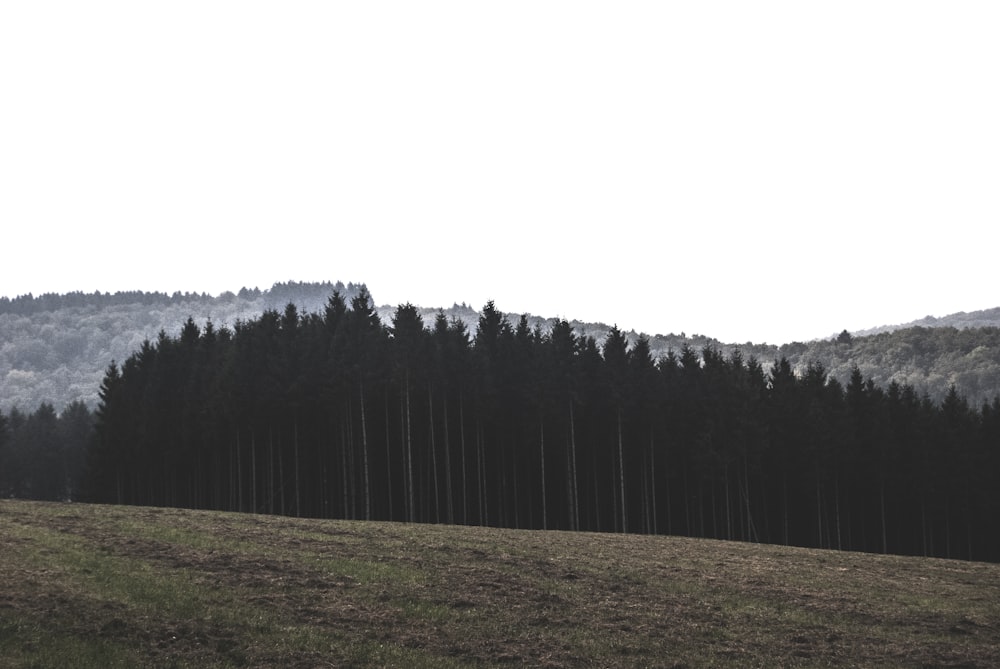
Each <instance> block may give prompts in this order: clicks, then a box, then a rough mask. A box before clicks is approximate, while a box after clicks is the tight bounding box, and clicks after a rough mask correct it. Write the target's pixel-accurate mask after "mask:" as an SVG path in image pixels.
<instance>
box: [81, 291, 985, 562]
mask: <svg viewBox="0 0 1000 669" xmlns="http://www.w3.org/2000/svg"><path fill="white" fill-rule="evenodd" d="M95 421H96V425H95V438H94V440H93V442H92V447H91V449H90V452H89V461H88V465H89V471H90V477H89V479H88V486H89V487H88V494H89V498H90V499H93V500H95V501H101V502H112V503H123V504H143V505H146V504H148V505H168V506H183V507H194V508H209V509H223V510H233V511H246V512H260V513H277V514H288V515H296V516H310V517H335V518H351V519H372V520H397V521H408V522H440V523H462V524H480V525H493V526H504V527H516V528H538V529H566V530H589V531H600V532H643V533H666V534H675V535H687V536H697V537H712V538H719V539H730V540H743V541H759V542H769V543H784V544H792V545H802V546H813V547H820V548H833V549H843V550H861V551H873V552H892V553H903V554H915V555H933V556H941V557H953V558H968V559H978V560H993V561H997V560H1000V537H998V536H997V534H996V532H995V529H994V528H995V521H994V519H995V518H996V514H997V511H1000V494H998V492H997V490H996V482H997V480H998V477H997V474H998V473H1000V448H998V446H1000V397H997V398H995V399H994V400H993V401H992V402H990V403H985V404H983V405H982V406H981V407H972V406H970V405H969V404H968V402H966V401H965V400H964V399H963V397H962V396H960V395H959V394H958V392H957V391H956V390H955V389H954V388H952V390H951V392H949V394H948V395H947V396H946V397H945V399H944V400H943V401H942V402H939V403H936V402H933V401H932V400H931V399H930V398H929V397H927V396H926V395H918V394H917V392H916V391H915V390H914V389H913V388H912V387H910V386H907V385H901V384H898V383H892V384H890V385H889V386H888V387H887V388H882V387H879V386H877V385H876V384H875V383H874V382H873V381H871V380H870V379H868V380H866V379H864V378H863V376H862V374H861V372H860V371H859V370H857V369H855V370H854V373H853V374H852V375H851V377H850V380H849V382H848V383H846V384H842V383H841V382H839V381H837V380H836V379H834V378H831V377H830V376H829V375H828V374H827V372H826V371H825V370H824V368H823V367H822V366H821V365H819V364H812V365H809V366H808V368H807V370H806V371H805V373H799V374H797V373H795V372H794V371H793V369H792V366H791V365H790V363H789V362H788V360H787V359H785V358H781V359H778V360H775V361H773V362H772V363H771V364H769V365H768V366H767V368H765V366H764V364H762V363H761V362H760V361H759V360H757V359H755V358H754V357H752V356H751V357H749V358H744V356H743V354H742V353H740V351H738V350H735V351H732V352H730V353H728V354H723V353H721V352H720V351H719V350H718V349H717V348H714V347H711V346H708V347H705V348H704V349H702V350H701V351H695V350H694V349H692V348H690V347H688V346H683V347H682V348H681V349H680V350H679V351H676V352H673V351H671V352H669V353H667V354H666V355H665V356H662V357H660V358H659V359H656V358H654V356H653V355H652V354H651V352H650V347H649V341H648V339H647V338H646V337H644V336H639V337H638V338H637V339H636V341H635V342H634V343H632V344H629V340H628V338H627V337H626V336H625V334H624V333H623V332H621V331H620V330H619V329H618V328H617V327H613V328H611V330H610V332H609V334H608V335H607V337H606V339H605V340H604V341H603V342H602V343H601V344H600V345H599V344H598V342H597V341H596V340H595V339H594V338H593V337H589V336H580V335H578V334H577V333H576V332H575V331H574V330H573V328H572V327H571V326H570V325H569V323H568V322H566V321H564V320H557V321H556V322H555V324H554V325H553V326H552V327H551V328H548V329H543V328H542V327H540V326H536V327H530V326H529V325H528V321H527V319H526V318H525V317H523V316H522V317H521V318H520V319H519V320H517V321H516V322H514V321H511V320H509V319H507V317H506V316H505V315H504V314H502V313H501V312H500V311H498V310H497V309H496V307H495V305H494V304H493V303H492V302H490V303H487V304H486V305H485V307H484V308H483V310H482V312H481V315H480V317H479V321H478V325H477V327H476V328H475V331H474V332H470V331H469V329H468V328H467V327H466V325H465V324H464V323H463V322H462V321H460V320H458V319H454V318H452V319H448V318H447V317H446V316H445V315H444V313H443V312H439V313H438V314H437V316H436V318H435V319H434V322H433V323H430V324H427V323H425V322H424V321H423V319H422V317H421V316H420V313H419V311H418V310H417V308H415V307H414V306H412V305H410V304H404V305H400V306H399V307H397V308H396V310H395V312H394V314H393V316H392V319H391V324H389V325H385V326H384V325H383V324H382V321H381V320H380V319H379V317H378V314H377V313H376V310H375V308H374V305H373V302H372V300H371V296H370V295H369V294H368V291H367V289H362V290H360V291H359V292H358V293H357V294H356V295H355V296H354V297H353V298H351V299H350V301H349V303H348V301H347V300H345V299H344V298H343V297H342V295H341V294H340V293H339V292H334V294H333V295H332V296H331V297H330V298H329V300H328V302H327V304H326V306H325V309H323V310H322V311H319V312H314V313H300V312H299V310H298V309H297V308H296V307H295V306H294V305H293V304H289V305H288V306H287V307H286V308H285V309H284V311H283V312H282V311H278V310H267V311H265V312H264V313H263V314H262V315H261V316H260V317H259V318H255V319H252V320H248V321H238V322H237V323H236V324H235V326H234V327H233V328H232V329H230V328H228V327H222V328H218V329H217V328H216V327H215V326H214V325H213V324H212V323H211V322H210V321H209V322H208V323H206V324H205V325H204V326H199V325H197V324H196V323H195V322H194V321H193V320H192V319H188V321H187V322H186V323H185V324H184V326H183V327H182V329H181V331H180V333H179V335H178V336H176V337H170V336H167V335H166V334H165V333H162V332H161V333H160V335H159V337H158V338H157V339H156V340H155V341H146V342H144V343H143V345H142V346H141V347H140V348H139V349H138V350H137V351H135V352H134V353H133V354H132V355H131V356H130V357H129V358H128V359H126V360H125V361H124V362H123V363H122V364H121V365H120V366H119V365H117V364H115V363H112V364H111V365H110V367H109V368H108V369H107V372H106V374H105V377H104V380H103V383H102V385H101V390H100V404H99V406H98V408H97V410H96V412H95Z"/></svg>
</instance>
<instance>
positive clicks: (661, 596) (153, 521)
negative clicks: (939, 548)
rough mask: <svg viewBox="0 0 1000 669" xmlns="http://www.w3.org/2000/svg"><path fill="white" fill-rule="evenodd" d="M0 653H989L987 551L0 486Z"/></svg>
mask: <svg viewBox="0 0 1000 669" xmlns="http://www.w3.org/2000/svg"><path fill="white" fill-rule="evenodd" d="M0 666H2V667H95V668H96V667H101V668H102V669H103V668H105V667H133V666H149V667H244V666H246V667H271V666H274V667H279V666H280V667H341V666H351V667H440V666H446V667H447V666H455V667H460V666H478V667H494V666H537V667H580V666H586V667H616V666H621V667H646V666H648V667H966V668H971V667H982V668H984V669H985V668H986V667H998V666H1000V565H995V564H984V563H970V562H957V561H948V560H940V559H926V558H911V557H895V556H885V555H870V554H860V553H846V552H831V551H821V550H806V549H799V548H787V547H777V546H766V545H759V544H749V543H729V542H719V541H708V540H695V539H685V538H675V537H653V536H639V535H614V534H588V533H570V532H543V531H515V530H501V529H492V528H482V527H457V526H444V525H424V524H412V525H407V524H399V523H374V522H358V521H329V520H303V519H294V518H286V517H275V516H259V515H248V514H233V513H217V512H203V511H188V510H178V509H162V508H148V507H125V506H100V505H84V504H58V503H41V502H24V501H14V500H2V501H0Z"/></svg>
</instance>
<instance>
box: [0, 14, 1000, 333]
mask: <svg viewBox="0 0 1000 669" xmlns="http://www.w3.org/2000/svg"><path fill="white" fill-rule="evenodd" d="M998 34H1000V4H998V3H996V2H977V1H974V0H973V1H969V2H925V1H921V0H910V1H908V2H886V1H883V0H864V1H860V2H858V1H853V0H846V1H841V2H836V3H831V2H826V3H814V2H801V1H800V0H790V1H786V2H774V1H772V0H761V1H759V2H726V1H717V2H713V1H711V0H709V1H706V2H669V1H659V2H628V1H622V2H614V3H611V2H604V3H598V2H589V1H586V0H578V1H575V2H547V1H545V0H530V1H519V0H509V1H505V2H470V1H468V0H456V1H453V2H440V1H437V0H426V1H422V2H412V1H406V2H393V1H388V0H387V1H384V2H378V1H376V2H329V1H323V2H309V1H302V2H260V1H253V0H244V1H240V2H222V1H217V0H197V1H187V0H175V1H173V2H168V3H151V2H135V1H134V0H126V1H121V2H108V1H107V0H92V1H90V2H76V1H73V2H53V1H46V0H35V1H32V2H6V3H0V295H6V296H8V297H15V296H17V295H22V294H27V293H32V294H34V295H39V294H42V293H46V292H56V293H63V292H69V291H77V290H79V291H84V292H93V291H95V290H100V291H102V292H115V291H118V290H150V291H154V290H155V291H163V292H168V293H172V292H174V291H189V292H199V293H202V292H207V293H211V294H218V293H221V292H224V291H229V290H231V291H234V292H235V291H238V290H239V289H240V288H241V287H244V286H247V287H254V286H257V287H260V288H262V289H263V288H268V287H270V286H271V285H272V284H273V283H275V282H279V281H326V280H329V281H338V280H340V281H344V282H345V283H346V282H349V281H353V282H364V283H365V284H367V286H368V287H369V289H370V290H371V292H372V295H373V297H374V298H375V301H376V302H377V303H378V304H390V305H397V304H401V303H404V302H411V303H413V304H417V305H420V306H425V307H438V306H443V307H448V306H451V305H452V304H453V303H462V302H465V303H467V304H469V305H470V306H473V307H476V308H478V307H481V306H482V305H483V304H485V303H486V301H487V300H494V302H495V304H496V306H497V308H498V309H500V310H501V311H505V312H510V313H514V314H520V313H532V314H536V315H541V316H547V317H552V316H560V317H564V318H567V319H571V320H572V319H579V320H583V321H600V322H605V323H609V324H610V323H616V324H617V325H618V326H619V327H621V328H622V329H625V330H630V329H634V330H637V331H641V332H646V333H648V334H657V333H662V334H667V333H670V332H673V333H681V332H685V333H687V334H689V335H690V334H695V333H697V334H704V335H709V336H712V337H715V338H717V339H720V340H722V341H724V342H727V343H728V342H732V343H742V342H745V341H753V342H755V343H764V342H767V343H772V344H780V343H785V342H789V341H794V340H799V341H805V340H810V339H814V338H821V337H826V336H830V335H833V334H836V333H838V332H840V331H841V330H843V329H848V330H860V329H865V328H869V327H874V326H877V325H883V324H896V323H903V322H908V321H912V320H915V319H918V318H922V317H923V316H926V315H934V316H944V315H947V314H950V313H954V312H958V311H974V310H979V309H987V308H992V307H996V306H1000V291H998V290H997V287H996V286H997V280H996V279H997V272H996V268H997V262H996V258H997V250H996V249H997V243H996V241H995V238H996V231H997V229H998V227H997V226H998V223H1000V122H998V121H997V119H1000V85H998V82H1000V40H998V39H996V36H997V35H998Z"/></svg>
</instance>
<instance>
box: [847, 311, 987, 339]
mask: <svg viewBox="0 0 1000 669" xmlns="http://www.w3.org/2000/svg"><path fill="white" fill-rule="evenodd" d="M914 327H924V328H945V327H951V328H958V329H959V330H964V329H966V328H989V327H993V328H995V327H1000V307H995V308H993V309H984V310H982V311H973V312H971V313H966V312H964V311H959V312H957V313H954V314H949V315H947V316H942V317H940V318H936V317H934V316H924V317H923V318H921V319H920V320H916V321H912V322H910V323H904V324H902V325H880V326H878V327H875V328H869V329H867V330H860V331H858V332H855V333H853V334H854V335H855V336H865V335H873V334H880V333H882V332H894V331H896V330H905V329H908V328H914Z"/></svg>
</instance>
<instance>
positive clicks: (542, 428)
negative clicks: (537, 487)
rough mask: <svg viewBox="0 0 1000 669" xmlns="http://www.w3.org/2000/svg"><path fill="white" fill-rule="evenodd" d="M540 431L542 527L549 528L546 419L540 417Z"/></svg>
mask: <svg viewBox="0 0 1000 669" xmlns="http://www.w3.org/2000/svg"><path fill="white" fill-rule="evenodd" d="M538 428H539V429H538V431H539V438H540V439H541V446H540V447H539V462H540V463H541V466H542V472H541V473H542V529H543V530H547V529H549V509H548V506H547V504H546V501H545V499H546V497H545V419H544V418H540V419H539V421H538Z"/></svg>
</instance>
